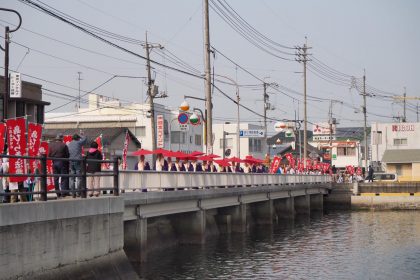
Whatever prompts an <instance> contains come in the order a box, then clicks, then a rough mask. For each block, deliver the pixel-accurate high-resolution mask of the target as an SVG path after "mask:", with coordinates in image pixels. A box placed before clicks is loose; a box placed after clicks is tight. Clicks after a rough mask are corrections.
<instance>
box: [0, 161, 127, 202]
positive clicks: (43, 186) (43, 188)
mask: <svg viewBox="0 0 420 280" xmlns="http://www.w3.org/2000/svg"><path fill="white" fill-rule="evenodd" d="M0 158H21V159H24V160H29V159H34V160H39V161H40V168H39V170H38V172H36V173H25V174H10V173H1V174H0V176H1V177H25V178H27V177H29V178H37V179H36V180H34V181H37V182H34V184H33V185H35V184H38V183H39V191H36V190H34V189H35V187H34V186H33V187H32V188H30V189H27V190H26V189H24V188H22V187H19V191H18V192H10V191H7V190H4V188H5V187H6V186H3V192H0V198H2V197H6V198H9V197H11V196H21V197H22V196H25V197H26V196H28V197H33V196H34V195H39V199H38V200H40V201H46V200H48V198H49V196H48V194H57V196H58V195H64V196H65V195H69V194H75V193H80V195H81V197H82V198H86V196H87V192H88V191H89V192H90V191H99V192H100V191H108V190H111V191H113V194H114V195H115V196H118V195H119V187H118V173H119V170H118V159H115V160H112V161H111V160H91V159H86V157H83V158H82V159H69V158H53V157H47V156H46V155H45V154H44V155H41V156H40V157H30V156H12V155H3V154H1V155H0ZM47 160H53V161H64V162H69V163H70V162H81V173H80V174H47ZM88 162H99V163H101V164H102V163H112V164H113V170H106V171H101V172H98V173H94V174H89V173H87V172H86V166H87V163H88ZM25 164H26V163H25ZM27 169H28V168H27ZM91 176H99V177H103V178H107V177H112V181H111V183H110V184H107V186H106V187H102V185H101V187H100V188H95V189H89V190H88V189H87V184H86V182H87V177H91ZM48 177H52V178H56V177H60V178H80V182H79V188H78V189H75V190H71V189H65V190H63V189H60V190H55V189H54V190H47V178H48ZM110 186H111V187H110ZM54 198H55V197H54Z"/></svg>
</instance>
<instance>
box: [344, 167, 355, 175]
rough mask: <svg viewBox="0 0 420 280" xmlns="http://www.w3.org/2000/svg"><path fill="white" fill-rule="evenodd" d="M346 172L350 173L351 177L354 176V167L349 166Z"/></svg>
mask: <svg viewBox="0 0 420 280" xmlns="http://www.w3.org/2000/svg"><path fill="white" fill-rule="evenodd" d="M346 171H347V173H349V174H350V175H353V174H354V167H353V166H352V165H347V166H346Z"/></svg>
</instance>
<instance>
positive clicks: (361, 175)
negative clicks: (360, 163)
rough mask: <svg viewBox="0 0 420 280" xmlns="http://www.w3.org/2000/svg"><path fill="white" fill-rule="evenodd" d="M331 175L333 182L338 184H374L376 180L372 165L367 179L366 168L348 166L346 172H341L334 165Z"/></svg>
mask: <svg viewBox="0 0 420 280" xmlns="http://www.w3.org/2000/svg"><path fill="white" fill-rule="evenodd" d="M331 173H332V176H333V181H334V182H336V183H354V182H365V181H367V182H373V179H374V176H373V174H374V170H373V167H372V166H371V165H369V168H368V175H367V177H366V174H365V169H364V168H362V167H354V166H347V167H346V168H345V169H344V170H339V169H337V168H336V167H335V165H333V166H332V168H331Z"/></svg>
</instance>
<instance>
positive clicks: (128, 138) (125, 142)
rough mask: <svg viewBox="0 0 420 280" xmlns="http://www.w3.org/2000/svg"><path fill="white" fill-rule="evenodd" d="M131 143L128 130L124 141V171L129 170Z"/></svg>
mask: <svg viewBox="0 0 420 280" xmlns="http://www.w3.org/2000/svg"><path fill="white" fill-rule="evenodd" d="M129 141H130V137H129V135H128V130H127V131H126V132H125V140H124V149H123V162H122V169H123V170H126V169H127V151H128V143H129Z"/></svg>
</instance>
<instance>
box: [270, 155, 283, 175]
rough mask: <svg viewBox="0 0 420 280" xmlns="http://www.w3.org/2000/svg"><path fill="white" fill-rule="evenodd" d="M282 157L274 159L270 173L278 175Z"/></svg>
mask: <svg viewBox="0 0 420 280" xmlns="http://www.w3.org/2000/svg"><path fill="white" fill-rule="evenodd" d="M280 161H281V157H274V158H273V162H272V163H271V166H270V173H276V172H277V170H278V169H279V167H280Z"/></svg>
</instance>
